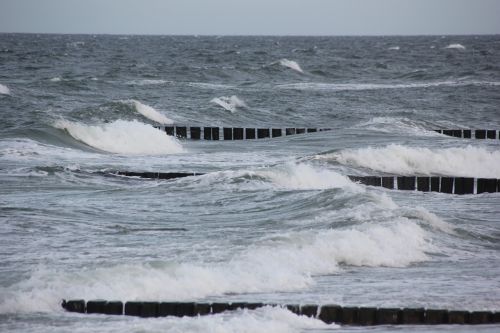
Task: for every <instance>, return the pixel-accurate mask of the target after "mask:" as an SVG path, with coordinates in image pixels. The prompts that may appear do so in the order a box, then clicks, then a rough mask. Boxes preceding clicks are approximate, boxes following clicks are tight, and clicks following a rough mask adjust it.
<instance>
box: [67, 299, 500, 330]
mask: <svg viewBox="0 0 500 333" xmlns="http://www.w3.org/2000/svg"><path fill="white" fill-rule="evenodd" d="M264 306H273V307H276V306H279V307H282V308H285V309H287V310H289V311H291V312H293V313H295V314H297V315H303V316H308V317H313V318H317V319H320V320H322V321H324V322H325V323H328V324H331V323H339V324H343V325H368V326H371V325H419V324H420V325H439V324H462V325H463V324H468V325H477V324H495V323H500V312H490V311H459V310H444V309H425V308H403V309H400V308H376V307H342V306H339V305H333V304H327V305H316V304H304V305H299V304H287V305H277V304H264V303H248V302H232V303H226V302H217V303H195V302H140V301H133V302H126V303H125V304H123V303H122V302H121V301H105V300H90V301H88V302H85V301H84V300H69V301H65V300H63V302H62V307H63V308H64V309H65V310H66V311H69V312H77V313H88V314H107V315H127V316H137V317H143V318H148V317H167V316H175V317H196V316H203V315H210V314H217V313H222V312H225V311H234V310H238V309H247V310H255V309H257V308H261V307H264Z"/></svg>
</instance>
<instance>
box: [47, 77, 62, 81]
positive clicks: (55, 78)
mask: <svg viewBox="0 0 500 333" xmlns="http://www.w3.org/2000/svg"><path fill="white" fill-rule="evenodd" d="M61 80H62V79H61V78H60V77H59V76H56V77H53V78H52V79H50V80H49V81H50V82H61Z"/></svg>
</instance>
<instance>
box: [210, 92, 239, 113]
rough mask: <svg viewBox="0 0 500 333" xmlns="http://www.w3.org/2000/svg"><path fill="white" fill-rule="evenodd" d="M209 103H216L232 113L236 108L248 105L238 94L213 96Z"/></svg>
mask: <svg viewBox="0 0 500 333" xmlns="http://www.w3.org/2000/svg"><path fill="white" fill-rule="evenodd" d="M210 102H211V103H214V104H217V105H219V106H221V107H222V108H224V109H225V110H227V111H230V112H232V113H234V112H236V110H237V109H238V108H247V107H248V106H247V105H246V103H245V102H244V101H243V100H241V99H240V98H238V96H236V95H233V96H230V97H229V96H221V97H216V98H213V99H212V100H211V101H210Z"/></svg>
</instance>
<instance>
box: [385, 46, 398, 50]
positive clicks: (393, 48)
mask: <svg viewBox="0 0 500 333" xmlns="http://www.w3.org/2000/svg"><path fill="white" fill-rule="evenodd" d="M399 49H400V47H399V46H391V47H389V48H388V50H393V51H399Z"/></svg>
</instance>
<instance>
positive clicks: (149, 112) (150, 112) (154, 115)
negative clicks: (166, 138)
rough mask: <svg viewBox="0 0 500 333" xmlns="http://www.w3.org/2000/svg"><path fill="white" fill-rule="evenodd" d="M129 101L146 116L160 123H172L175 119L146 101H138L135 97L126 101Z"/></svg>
mask: <svg viewBox="0 0 500 333" xmlns="http://www.w3.org/2000/svg"><path fill="white" fill-rule="evenodd" d="M125 102H127V103H132V105H133V106H134V108H135V110H136V111H137V112H139V113H140V114H142V115H143V116H144V117H146V118H148V119H150V120H152V121H156V122H157V123H160V124H172V123H173V122H174V121H173V120H172V119H169V118H167V117H166V116H164V115H163V114H161V113H160V112H158V111H157V110H156V109H155V108H153V107H151V106H149V105H146V104H144V103H141V102H139V101H136V100H135V99H131V100H129V101H125Z"/></svg>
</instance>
